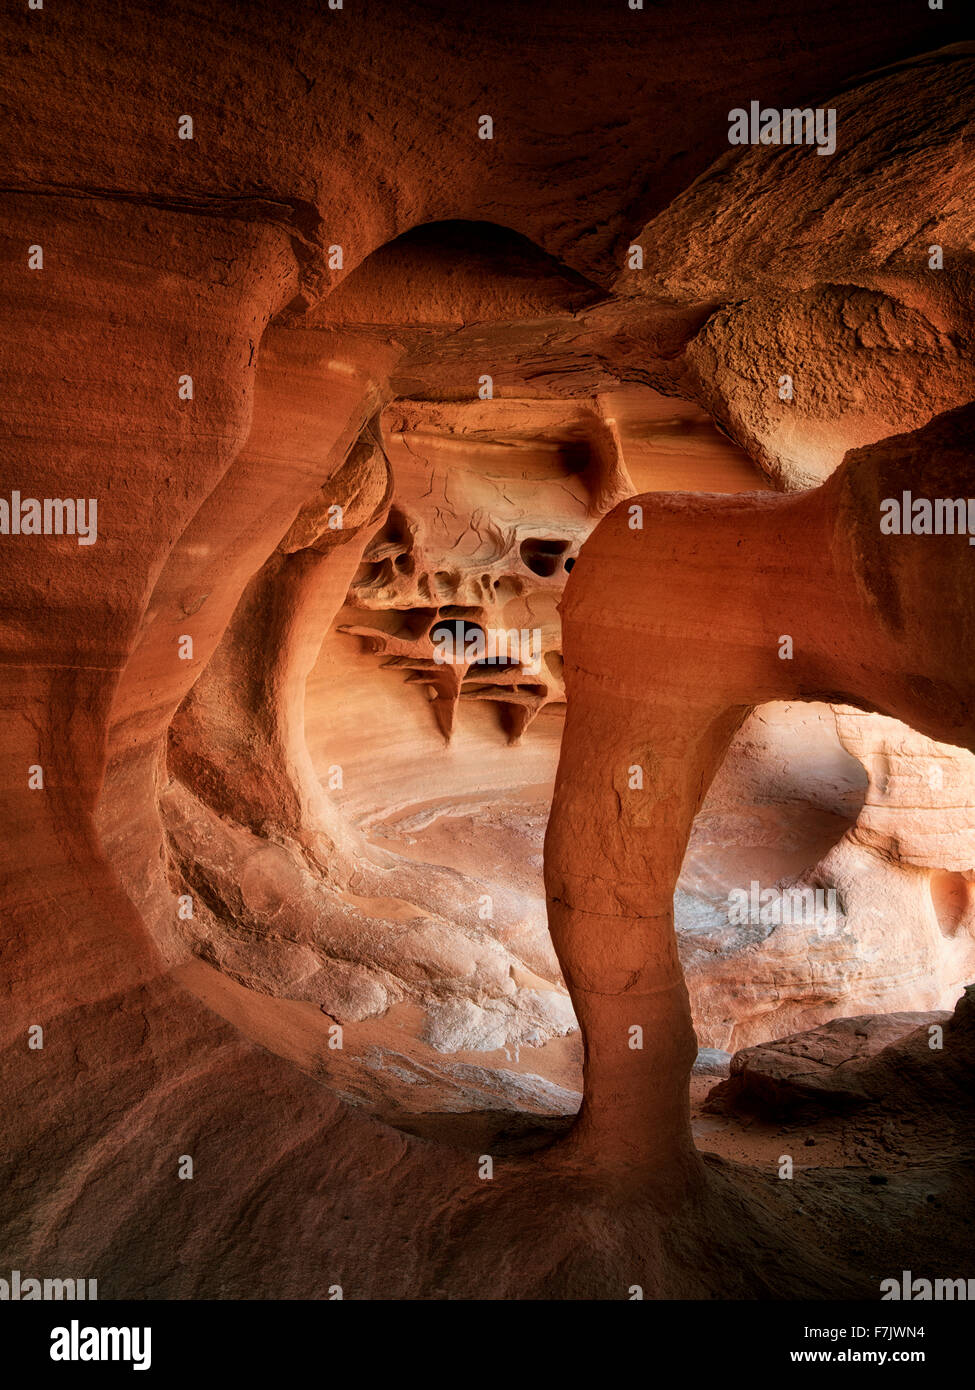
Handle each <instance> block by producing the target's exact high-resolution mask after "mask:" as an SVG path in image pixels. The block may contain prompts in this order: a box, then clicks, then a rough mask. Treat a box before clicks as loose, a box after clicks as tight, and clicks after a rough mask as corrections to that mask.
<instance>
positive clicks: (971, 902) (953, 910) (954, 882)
mask: <svg viewBox="0 0 975 1390" xmlns="http://www.w3.org/2000/svg"><path fill="white" fill-rule="evenodd" d="M931 903H932V906H933V907H934V912H935V916H936V917H937V919H938V925H939V926H940V928H941V930H942V932H943V933H944V935H945V936H948V937H953V936H955V935H956V934H957V933H958V932H959V930H967V931H968V932H969V933H971V932H972V931H973V930H975V880H973V878H972V876H971V874H970V873H969V874H964V873H958V872H957V871H956V872H952V871H950V870H947V869H935V870H934V871H933V872H932V874H931Z"/></svg>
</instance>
